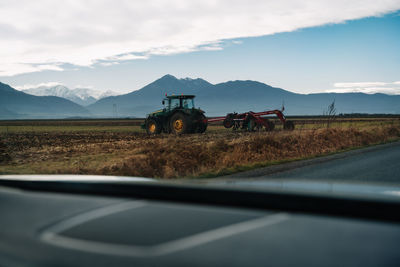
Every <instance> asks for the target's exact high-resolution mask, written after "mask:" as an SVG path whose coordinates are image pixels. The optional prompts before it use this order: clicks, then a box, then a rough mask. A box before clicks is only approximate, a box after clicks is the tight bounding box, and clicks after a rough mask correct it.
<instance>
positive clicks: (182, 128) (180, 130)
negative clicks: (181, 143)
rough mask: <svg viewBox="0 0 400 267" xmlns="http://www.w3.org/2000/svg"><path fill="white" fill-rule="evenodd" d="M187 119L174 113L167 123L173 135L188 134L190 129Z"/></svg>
mask: <svg viewBox="0 0 400 267" xmlns="http://www.w3.org/2000/svg"><path fill="white" fill-rule="evenodd" d="M190 124H191V123H190V121H189V118H188V117H187V116H185V115H184V114H182V113H175V114H174V115H172V117H171V120H170V121H169V127H170V129H171V133H173V134H185V133H189V132H190V129H191V125H190Z"/></svg>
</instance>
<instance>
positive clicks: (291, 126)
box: [283, 121, 294, 131]
mask: <svg viewBox="0 0 400 267" xmlns="http://www.w3.org/2000/svg"><path fill="white" fill-rule="evenodd" d="M283 129H284V130H288V131H293V130H294V123H293V121H286V122H285V124H284V125H283Z"/></svg>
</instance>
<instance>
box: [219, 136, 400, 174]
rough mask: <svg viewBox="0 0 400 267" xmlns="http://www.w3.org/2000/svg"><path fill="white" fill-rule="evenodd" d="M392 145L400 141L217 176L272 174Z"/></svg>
mask: <svg viewBox="0 0 400 267" xmlns="http://www.w3.org/2000/svg"><path fill="white" fill-rule="evenodd" d="M391 146H400V141H394V142H389V143H385V144H376V145H370V146H368V147H361V148H356V149H352V150H350V151H344V152H336V153H334V154H331V155H327V156H318V157H315V158H311V159H301V160H296V161H292V162H287V163H282V164H277V165H271V166H267V167H261V168H256V169H252V170H248V171H243V172H237V173H233V174H229V175H224V176H219V177H216V178H246V177H260V176H265V175H270V174H274V173H279V172H283V171H288V170H293V169H297V168H302V167H305V166H309V165H314V164H319V163H323V162H328V161H331V160H336V159H342V158H346V157H349V156H353V155H358V154H363V153H369V152H373V151H376V150H380V149H385V148H387V147H391ZM214 179H215V178H214Z"/></svg>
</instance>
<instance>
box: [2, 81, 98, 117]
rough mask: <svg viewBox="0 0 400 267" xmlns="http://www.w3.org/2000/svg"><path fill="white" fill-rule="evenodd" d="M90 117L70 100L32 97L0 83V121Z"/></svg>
mask: <svg viewBox="0 0 400 267" xmlns="http://www.w3.org/2000/svg"><path fill="white" fill-rule="evenodd" d="M76 116H91V114H90V112H89V111H88V110H87V109H86V108H84V107H82V106H81V105H78V104H76V103H74V102H72V101H70V100H67V99H65V98H62V97H56V96H33V95H29V94H26V93H24V92H21V91H18V90H15V89H14V88H12V87H10V86H9V85H7V84H4V83H1V82H0V119H23V118H29V119H39V118H40V119H52V118H65V117H76Z"/></svg>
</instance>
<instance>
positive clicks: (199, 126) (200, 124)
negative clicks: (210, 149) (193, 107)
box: [195, 114, 208, 133]
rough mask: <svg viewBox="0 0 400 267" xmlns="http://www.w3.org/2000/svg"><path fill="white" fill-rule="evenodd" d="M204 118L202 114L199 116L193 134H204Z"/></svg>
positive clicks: (205, 128)
mask: <svg viewBox="0 0 400 267" xmlns="http://www.w3.org/2000/svg"><path fill="white" fill-rule="evenodd" d="M205 121H206V117H205V116H204V115H203V114H202V115H201V116H200V119H199V122H198V123H197V125H196V129H195V133H204V132H205V131H206V130H207V126H208V123H207V121H206V122H205Z"/></svg>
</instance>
